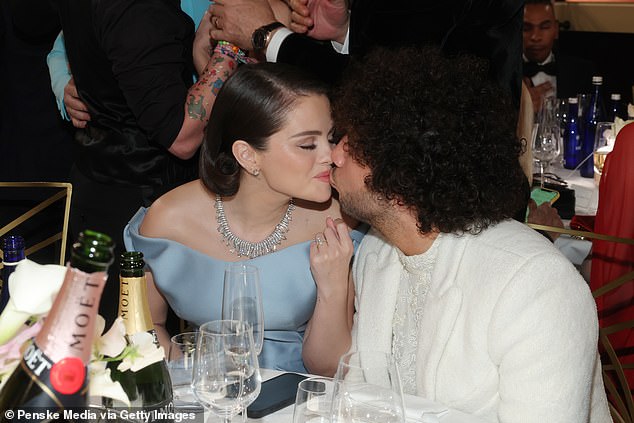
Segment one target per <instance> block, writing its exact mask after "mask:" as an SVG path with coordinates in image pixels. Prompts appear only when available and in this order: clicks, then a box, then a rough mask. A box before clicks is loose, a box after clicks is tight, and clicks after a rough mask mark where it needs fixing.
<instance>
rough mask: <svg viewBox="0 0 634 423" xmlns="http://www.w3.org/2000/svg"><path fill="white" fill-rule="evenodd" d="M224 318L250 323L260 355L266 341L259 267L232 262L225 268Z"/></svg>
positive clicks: (257, 351)
mask: <svg viewBox="0 0 634 423" xmlns="http://www.w3.org/2000/svg"><path fill="white" fill-rule="evenodd" d="M222 318H223V319H225V320H241V321H243V322H247V323H249V324H250V325H251V327H252V328H253V340H254V342H255V351H256V354H257V355H260V353H261V352H262V344H263V343H264V312H263V309H262V290H261V288H260V273H259V271H258V268H257V267H255V266H251V265H248V264H244V263H232V264H229V265H228V266H227V267H226V268H225V279H224V289H223V294H222Z"/></svg>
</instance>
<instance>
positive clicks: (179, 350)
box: [167, 332, 198, 406]
mask: <svg viewBox="0 0 634 423" xmlns="http://www.w3.org/2000/svg"><path fill="white" fill-rule="evenodd" d="M197 335H198V334H197V332H183V333H179V334H177V335H174V336H172V337H171V338H170V346H169V350H168V352H167V369H168V370H169V373H170V378H171V379H172V390H173V392H174V403H175V405H177V406H178V405H180V404H181V403H182V404H194V403H196V399H195V398H194V394H193V393H192V388H191V386H192V369H193V367H194V352H195V351H196V337H197Z"/></svg>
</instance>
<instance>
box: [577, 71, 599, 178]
mask: <svg viewBox="0 0 634 423" xmlns="http://www.w3.org/2000/svg"><path fill="white" fill-rule="evenodd" d="M604 120H605V106H604V105H603V77H601V76H593V77H592V97H590V104H589V105H588V109H587V110H586V112H585V116H584V123H585V128H584V129H585V130H584V137H583V148H582V149H581V150H582V151H581V159H582V160H583V159H585V158H586V157H587V158H588V159H587V160H586V161H585V162H584V163H583V164H582V165H581V168H580V169H579V170H580V172H581V176H583V177H584V178H594V159H593V158H592V153H593V152H594V132H595V131H596V129H597V122H603V121H604Z"/></svg>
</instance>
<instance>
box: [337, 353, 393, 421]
mask: <svg viewBox="0 0 634 423" xmlns="http://www.w3.org/2000/svg"><path fill="white" fill-rule="evenodd" d="M334 381H335V385H334V390H333V407H332V414H331V416H332V422H333V423H335V422H337V423H343V422H345V423H349V422H354V423H361V422H366V423H404V422H405V412H404V410H405V407H404V404H403V391H402V388H401V380H400V377H399V374H398V369H397V368H396V364H395V363H394V360H393V359H392V357H391V355H390V354H387V353H383V352H379V351H357V352H351V353H348V354H345V355H343V356H342V357H341V359H340V361H339V366H338V367H337V372H336V373H335V378H334Z"/></svg>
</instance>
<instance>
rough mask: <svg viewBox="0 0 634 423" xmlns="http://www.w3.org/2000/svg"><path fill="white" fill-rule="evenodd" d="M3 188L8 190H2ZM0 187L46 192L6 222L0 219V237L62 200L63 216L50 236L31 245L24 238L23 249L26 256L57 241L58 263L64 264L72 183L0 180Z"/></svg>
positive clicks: (10, 189)
mask: <svg viewBox="0 0 634 423" xmlns="http://www.w3.org/2000/svg"><path fill="white" fill-rule="evenodd" d="M5 188H7V189H8V190H4V189H5ZM0 189H2V190H3V191H6V192H9V193H10V192H12V191H13V190H31V191H35V190H36V189H37V190H39V191H41V192H46V194H43V195H42V197H43V199H41V200H38V201H39V202H38V204H36V205H35V206H33V207H31V208H30V209H29V210H27V211H25V212H23V213H22V214H20V215H19V216H17V217H14V218H12V219H11V220H10V221H8V222H7V221H2V220H0V225H2V226H0V238H3V237H4V236H5V235H6V234H8V233H10V232H11V231H13V230H14V229H15V228H17V227H18V226H20V225H23V224H24V223H25V222H28V221H29V220H30V219H32V218H33V217H35V216H38V215H40V214H41V213H42V212H44V211H45V210H51V209H50V207H51V206H52V205H54V204H57V203H58V202H59V201H62V200H63V201H64V205H63V216H61V219H60V220H61V225H59V226H55V227H53V228H52V229H51V230H50V231H51V233H50V236H48V237H46V238H45V239H43V240H39V241H38V242H37V243H35V244H33V245H30V244H29V240H28V239H26V240H25V241H26V244H27V248H26V251H25V253H26V256H27V257H28V256H30V255H32V254H33V253H36V252H37V251H40V250H42V249H43V248H45V247H48V246H50V245H52V244H54V243H55V242H58V241H59V242H60V243H61V245H60V248H59V256H58V263H59V264H60V265H64V261H65V256H66V238H67V234H68V220H69V216H70V202H71V198H72V192H73V187H72V185H71V184H69V183H66V182H0ZM49 190H50V191H51V192H53V194H52V195H49V193H48V191H49ZM47 230H48V228H47ZM46 235H48V233H47V234H45V235H44V236H46Z"/></svg>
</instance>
